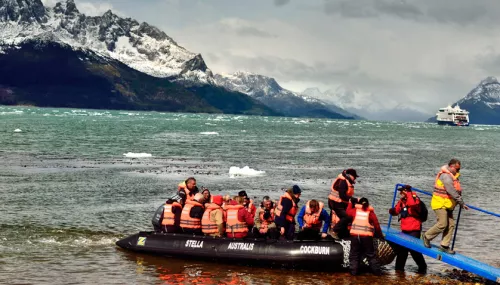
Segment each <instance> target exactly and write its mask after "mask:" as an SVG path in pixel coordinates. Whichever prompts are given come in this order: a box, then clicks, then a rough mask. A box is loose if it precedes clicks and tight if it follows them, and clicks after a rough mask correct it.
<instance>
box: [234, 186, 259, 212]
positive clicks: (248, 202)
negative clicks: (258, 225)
mask: <svg viewBox="0 0 500 285" xmlns="http://www.w3.org/2000/svg"><path fill="white" fill-rule="evenodd" d="M238 196H240V197H243V198H244V199H245V202H244V206H245V208H246V209H247V211H248V212H249V213H250V215H252V218H255V212H257V208H256V207H255V205H254V204H253V200H252V199H250V198H249V197H248V195H247V192H246V191H244V190H243V191H240V192H238Z"/></svg>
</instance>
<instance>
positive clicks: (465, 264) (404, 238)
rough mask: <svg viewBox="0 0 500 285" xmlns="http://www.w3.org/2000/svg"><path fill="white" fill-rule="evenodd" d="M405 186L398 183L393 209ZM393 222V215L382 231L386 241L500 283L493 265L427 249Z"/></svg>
mask: <svg viewBox="0 0 500 285" xmlns="http://www.w3.org/2000/svg"><path fill="white" fill-rule="evenodd" d="M404 185H405V184H400V183H398V184H396V186H395V187H394V198H393V200H392V207H395V203H396V199H397V193H398V188H399V187H402V186H404ZM411 190H412V191H414V192H418V193H422V194H425V195H429V196H432V193H429V192H426V191H423V190H420V189H417V188H413V187H412V188H411ZM467 206H468V207H469V208H470V209H473V210H476V211H479V212H482V213H485V214H488V215H492V216H496V217H500V214H496V213H493V212H490V211H486V210H483V209H480V208H478V207H474V206H471V205H468V204H467ZM428 208H429V212H430V211H431V209H430V207H428ZM458 208H459V210H458V216H457V219H456V224H455V232H454V235H453V240H452V244H451V249H453V248H454V246H455V238H456V236H457V230H458V223H459V222H460V214H461V211H462V208H461V207H458ZM429 214H431V213H429ZM391 221H392V215H391V216H389V222H388V223H387V228H383V229H382V230H383V232H384V234H385V239H386V240H387V241H390V242H393V243H396V244H398V245H401V246H404V247H406V248H408V249H412V250H415V251H417V252H420V253H422V254H425V255H427V256H429V257H432V258H435V259H437V260H440V261H442V262H445V263H447V264H449V265H452V266H455V267H457V268H460V269H463V270H466V271H468V272H471V273H474V274H477V275H479V276H481V277H484V278H486V279H489V280H491V281H493V282H498V283H500V268H498V267H494V266H491V265H489V264H486V263H483V262H480V261H478V260H475V259H473V258H470V257H468V256H465V255H462V254H459V253H455V254H448V253H445V252H442V251H440V250H439V248H438V247H437V246H435V245H432V247H431V248H427V247H425V246H424V244H423V242H422V241H421V240H420V239H417V238H414V237H412V236H410V235H406V234H404V233H402V232H401V231H400V230H399V225H398V228H397V229H394V228H391Z"/></svg>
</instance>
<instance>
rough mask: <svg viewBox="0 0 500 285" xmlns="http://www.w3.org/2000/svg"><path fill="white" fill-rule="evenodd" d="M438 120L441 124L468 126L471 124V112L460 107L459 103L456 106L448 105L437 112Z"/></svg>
mask: <svg viewBox="0 0 500 285" xmlns="http://www.w3.org/2000/svg"><path fill="white" fill-rule="evenodd" d="M436 115H437V117H436V120H437V122H438V124H439V125H450V126H468V125H469V112H468V111H467V110H464V109H460V106H458V104H457V105H456V106H455V107H451V106H450V105H448V107H446V108H441V109H439V111H438V112H437V114H436Z"/></svg>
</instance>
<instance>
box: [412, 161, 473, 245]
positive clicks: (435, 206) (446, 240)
mask: <svg viewBox="0 0 500 285" xmlns="http://www.w3.org/2000/svg"><path fill="white" fill-rule="evenodd" d="M460 167H461V163H460V161H459V160H458V159H451V160H450V162H449V163H448V165H444V166H442V167H441V170H440V171H439V173H438V174H437V176H436V179H435V181H434V192H433V193H432V200H431V208H432V210H434V212H435V213H436V216H437V223H436V224H435V225H434V226H432V227H431V228H430V229H429V230H428V231H427V232H425V233H424V234H422V237H421V238H422V240H423V242H424V246H425V247H428V248H430V247H431V240H433V239H434V238H436V237H437V236H438V235H439V234H440V233H443V238H442V240H441V246H440V247H439V250H441V251H443V252H446V253H449V254H455V251H454V250H452V249H451V248H450V243H451V239H452V237H453V232H454V230H455V219H454V218H453V211H454V210H455V206H456V204H459V205H460V207H462V208H464V209H465V210H468V209H469V207H467V205H465V203H464V201H463V199H462V187H461V186H460V181H459V180H458V177H459V176H460Z"/></svg>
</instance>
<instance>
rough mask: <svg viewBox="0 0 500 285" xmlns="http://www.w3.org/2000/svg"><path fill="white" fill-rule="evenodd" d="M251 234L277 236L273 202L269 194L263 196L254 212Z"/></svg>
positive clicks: (264, 236) (267, 236)
mask: <svg viewBox="0 0 500 285" xmlns="http://www.w3.org/2000/svg"><path fill="white" fill-rule="evenodd" d="M254 224H255V226H254V228H253V235H254V237H260V238H271V239H277V238H278V237H279V233H278V230H277V229H276V224H275V223H274V202H273V201H272V200H271V198H269V196H264V198H263V199H262V202H261V203H260V207H259V208H258V209H257V212H256V213H255V219H254Z"/></svg>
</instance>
